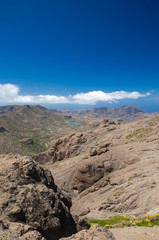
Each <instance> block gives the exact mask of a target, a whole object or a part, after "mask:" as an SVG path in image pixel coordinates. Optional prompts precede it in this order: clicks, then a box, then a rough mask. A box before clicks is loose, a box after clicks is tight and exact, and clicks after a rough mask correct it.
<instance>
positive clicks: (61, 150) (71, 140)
mask: <svg viewBox="0 0 159 240" xmlns="http://www.w3.org/2000/svg"><path fill="white" fill-rule="evenodd" d="M86 141H87V138H86V134H84V133H80V132H79V133H74V132H73V133H70V134H68V135H66V136H64V137H62V138H59V139H58V140H55V141H54V142H53V144H52V146H51V148H50V149H49V151H47V152H44V153H40V154H38V155H36V156H35V157H34V159H35V160H36V161H37V162H38V163H41V164H45V163H47V162H49V163H54V162H57V161H61V160H63V159H66V158H69V157H72V156H78V155H79V154H80V146H81V145H82V144H84V143H85V142H86Z"/></svg>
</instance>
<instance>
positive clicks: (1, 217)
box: [0, 155, 77, 240]
mask: <svg viewBox="0 0 159 240" xmlns="http://www.w3.org/2000/svg"><path fill="white" fill-rule="evenodd" d="M0 162H1V166H0V195H1V198H0V239H21V240H22V239H23V240H25V239H32V240H33V239H37V240H42V239H49V240H57V239H60V238H61V237H64V236H70V235H71V234H73V233H76V232H77V229H76V224H75V222H74V220H73V217H72V216H71V214H70V211H69V209H70V207H71V199H70V198H69V197H68V195H67V194H66V193H65V192H62V191H60V190H59V189H58V188H57V186H56V185H55V183H54V179H53V177H52V175H51V172H50V171H49V170H47V169H45V168H43V167H41V166H39V165H38V163H36V162H35V161H34V160H33V159H31V158H29V157H20V156H14V157H13V156H12V155H10V156H8V155H3V156H1V157H0Z"/></svg>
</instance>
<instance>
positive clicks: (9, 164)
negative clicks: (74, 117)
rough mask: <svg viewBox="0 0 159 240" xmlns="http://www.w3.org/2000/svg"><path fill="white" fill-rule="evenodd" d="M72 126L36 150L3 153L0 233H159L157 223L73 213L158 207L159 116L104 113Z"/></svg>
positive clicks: (144, 239) (119, 237)
mask: <svg viewBox="0 0 159 240" xmlns="http://www.w3.org/2000/svg"><path fill="white" fill-rule="evenodd" d="M26 107H27V106H26ZM19 111H21V110H19ZM29 111H30V110H29ZM92 122H93V121H92ZM85 123H86V122H85ZM67 130H68V129H67ZM72 130H74V128H73V129H72ZM75 130H76V131H71V132H70V133H68V134H66V135H64V132H63V135H62V136H61V137H60V138H58V139H55V140H54V141H53V142H52V144H51V147H50V149H49V150H47V151H45V152H43V153H39V154H36V155H33V158H31V157H22V156H20V155H13V154H1V155H0V162H1V165H0V183H1V184H0V193H1V199H0V213H1V214H0V216H1V217H0V239H2V240H3V239H8V240H9V239H10V240H12V239H13V240H15V239H19V240H20V239H21V240H30V239H33V240H36V239H37V240H45V239H46V240H58V239H68V240H69V239H70V240H71V239H76V240H81V239H88V240H89V239H90V240H97V239H101V240H104V239H106V240H115V239H116V240H126V239H128V238H129V239H130V240H136V239H141V240H148V239H151V240H157V239H158V238H157V236H158V234H159V227H157V226H156V227H152V228H144V227H140V228H139V227H130V228H128V227H126V228H122V229H117V228H112V229H109V230H107V229H106V228H103V227H100V226H98V225H94V226H92V227H91V228H90V229H89V227H90V226H89V224H88V222H87V221H86V220H84V219H81V218H79V217H78V216H80V217H84V218H88V219H96V220H97V219H107V218H108V217H111V216H127V217H132V218H136V217H145V216H146V215H149V216H153V215H155V214H156V213H159V195H158V192H159V173H158V169H159V163H158V158H159V116H158V115H156V116H151V117H149V118H145V119H143V120H139V121H136V122H131V123H119V122H118V121H114V120H109V119H104V120H103V121H102V122H101V123H100V125H99V124H97V125H96V128H95V125H94V126H93V127H92V128H89V129H87V131H86V130H84V131H83V130H82V127H81V128H76V129H75ZM77 130H80V131H79V132H78V131H77ZM81 130H82V131H81ZM6 131H8V130H7V127H6V125H4V126H2V127H1V128H0V134H5V133H6ZM20 140H21V141H22V142H23V144H33V141H34V140H33V138H29V137H28V138H22V139H20ZM39 164H40V165H39ZM52 175H53V176H54V178H53V177H52ZM70 197H71V198H72V200H71V198H70Z"/></svg>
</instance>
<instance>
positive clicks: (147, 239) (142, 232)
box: [110, 227, 159, 240]
mask: <svg viewBox="0 0 159 240" xmlns="http://www.w3.org/2000/svg"><path fill="white" fill-rule="evenodd" d="M110 231H111V232H112V233H113V235H114V237H115V239H116V240H128V239H129V240H158V239H159V227H152V228H146V227H130V228H122V229H120V228H114V229H111V230H110Z"/></svg>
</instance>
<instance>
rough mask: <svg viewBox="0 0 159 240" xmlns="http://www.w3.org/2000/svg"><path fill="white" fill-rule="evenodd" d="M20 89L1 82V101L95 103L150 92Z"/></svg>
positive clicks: (132, 97)
mask: <svg viewBox="0 0 159 240" xmlns="http://www.w3.org/2000/svg"><path fill="white" fill-rule="evenodd" d="M19 92H20V89H19V87H18V86H16V85H14V84H0V102H1V103H40V104H41V103H52V104H53V103H63V104H64V103H71V104H89V105H94V104H96V103H97V102H99V101H102V102H115V101H119V100H121V99H125V98H131V99H138V98H140V97H147V96H149V95H150V93H146V94H141V93H139V92H125V91H116V92H111V93H106V92H102V91H92V92H87V93H77V94H75V95H69V96H67V97H65V96H56V95H37V96H32V95H20V94H19Z"/></svg>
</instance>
